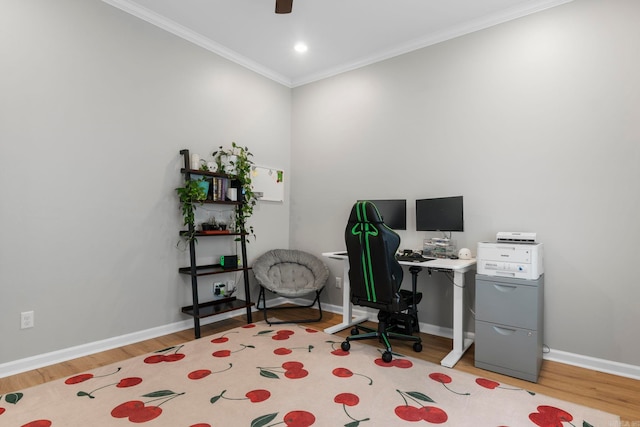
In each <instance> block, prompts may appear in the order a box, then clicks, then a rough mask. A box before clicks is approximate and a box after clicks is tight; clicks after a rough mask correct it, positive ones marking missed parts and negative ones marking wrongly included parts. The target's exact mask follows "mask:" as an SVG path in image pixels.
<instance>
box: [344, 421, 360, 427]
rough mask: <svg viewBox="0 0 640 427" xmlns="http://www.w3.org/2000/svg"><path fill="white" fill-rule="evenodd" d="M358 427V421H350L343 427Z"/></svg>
mask: <svg viewBox="0 0 640 427" xmlns="http://www.w3.org/2000/svg"><path fill="white" fill-rule="evenodd" d="M359 425H360V421H352V422H350V423H348V424H345V425H344V427H358V426H359Z"/></svg>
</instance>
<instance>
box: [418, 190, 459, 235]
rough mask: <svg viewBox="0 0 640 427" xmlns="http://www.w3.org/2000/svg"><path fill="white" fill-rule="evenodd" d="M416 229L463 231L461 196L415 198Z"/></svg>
mask: <svg viewBox="0 0 640 427" xmlns="http://www.w3.org/2000/svg"><path fill="white" fill-rule="evenodd" d="M416 230H417V231H464V215H463V209H462V196H455V197H439V198H434V199H420V200H416Z"/></svg>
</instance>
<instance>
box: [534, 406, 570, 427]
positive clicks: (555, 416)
mask: <svg viewBox="0 0 640 427" xmlns="http://www.w3.org/2000/svg"><path fill="white" fill-rule="evenodd" d="M537 409H538V412H533V413H531V414H529V419H530V420H531V421H532V422H533V423H534V424H536V425H538V426H540V427H562V426H564V424H563V423H564V422H569V421H573V416H572V415H571V414H570V413H568V412H566V411H564V410H562V409H560V408H556V407H554V406H547V405H541V406H538V408H537Z"/></svg>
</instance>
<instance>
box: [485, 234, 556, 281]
mask: <svg viewBox="0 0 640 427" xmlns="http://www.w3.org/2000/svg"><path fill="white" fill-rule="evenodd" d="M476 261H477V271H478V274H484V275H487V276H501V277H514V278H516V279H527V280H536V279H538V277H540V275H541V274H543V273H544V267H543V265H544V264H543V245H542V243H538V242H536V234H535V233H521V232H507V231H502V232H499V233H498V234H497V235H496V241H495V243H494V242H480V243H478V252H477V255H476Z"/></svg>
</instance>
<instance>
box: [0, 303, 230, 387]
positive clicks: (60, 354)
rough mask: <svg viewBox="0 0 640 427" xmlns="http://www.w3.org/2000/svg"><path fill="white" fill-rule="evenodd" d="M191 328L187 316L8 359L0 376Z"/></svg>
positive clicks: (0, 368) (224, 316) (204, 321)
mask: <svg viewBox="0 0 640 427" xmlns="http://www.w3.org/2000/svg"><path fill="white" fill-rule="evenodd" d="M236 315H237V313H234V312H229V313H223V314H220V315H218V316H212V317H208V318H206V319H202V320H201V321H200V325H208V324H210V323H214V322H218V321H220V320H224V319H228V318H231V317H234V316H236ZM191 328H193V320H191V319H187V320H183V321H180V322H175V323H170V324H168V325H164V326H158V327H155V328H151V329H145V330H142V331H138V332H133V333H130V334H125V335H120V336H118V337H113V338H107V339H105V340H100V341H94V342H91V343H87V344H82V345H78V346H74V347H68V348H64V349H62V350H57V351H52V352H49V353H43V354H38V355H36V356H32V357H27V358H24V359H19V360H15V361H12V362H7V363H2V364H0V378H4V377H8V376H10V375H15V374H20V373H22V372H26V371H31V370H33V369H38V368H42V367H44V366H49V365H53V364H56V363H61V362H66V361H67V360H71V359H76V358H78V357H83V356H88V355H91V354H95V353H99V352H101V351H106V350H111V349H114V348H118V347H122V346H125V345H129V344H133V343H137V342H140V341H144V340H148V339H152V338H156V337H160V336H163V335H168V334H173V333H175V332H180V331H184V330H185V329H191Z"/></svg>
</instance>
